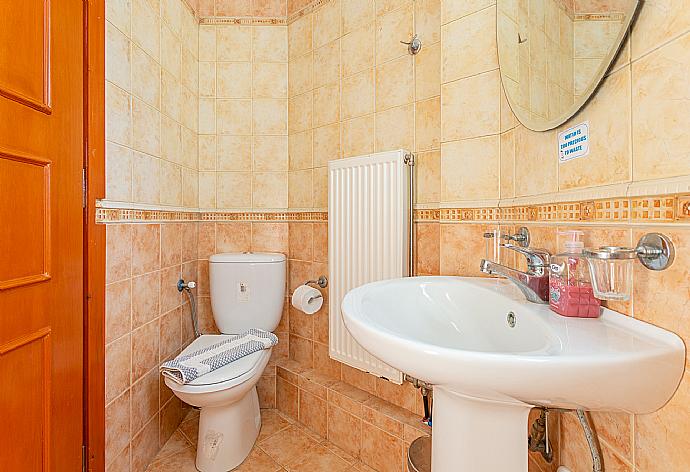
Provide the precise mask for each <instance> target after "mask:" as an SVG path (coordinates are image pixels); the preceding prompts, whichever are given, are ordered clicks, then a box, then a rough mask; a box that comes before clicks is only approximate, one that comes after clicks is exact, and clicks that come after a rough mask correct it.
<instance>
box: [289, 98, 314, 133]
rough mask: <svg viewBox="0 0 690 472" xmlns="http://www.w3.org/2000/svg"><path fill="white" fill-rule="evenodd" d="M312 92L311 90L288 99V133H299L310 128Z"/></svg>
mask: <svg viewBox="0 0 690 472" xmlns="http://www.w3.org/2000/svg"><path fill="white" fill-rule="evenodd" d="M313 99H314V98H313V94H312V93H311V92H307V93H304V94H302V95H297V96H296V97H294V98H291V99H290V100H289V101H288V125H289V131H290V133H299V132H300V131H306V130H308V129H311V126H312V117H313V111H312V104H313Z"/></svg>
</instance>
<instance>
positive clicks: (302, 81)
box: [288, 52, 314, 98]
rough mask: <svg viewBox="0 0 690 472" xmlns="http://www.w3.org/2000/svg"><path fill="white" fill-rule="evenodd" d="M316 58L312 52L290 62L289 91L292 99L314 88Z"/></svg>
mask: <svg viewBox="0 0 690 472" xmlns="http://www.w3.org/2000/svg"><path fill="white" fill-rule="evenodd" d="M313 65H314V58H313V54H312V53H311V52H309V53H307V54H304V55H301V56H298V57H296V58H295V59H293V60H291V61H290V65H289V77H290V80H289V81H288V91H289V93H288V94H289V96H290V98H292V97H294V96H295V95H300V94H302V93H304V92H308V91H309V90H311V89H312V88H313V86H314V85H313V75H314V70H313Z"/></svg>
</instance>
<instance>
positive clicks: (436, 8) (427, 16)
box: [414, 0, 443, 44]
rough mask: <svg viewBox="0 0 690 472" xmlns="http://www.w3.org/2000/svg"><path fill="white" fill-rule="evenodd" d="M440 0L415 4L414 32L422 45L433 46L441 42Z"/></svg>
mask: <svg viewBox="0 0 690 472" xmlns="http://www.w3.org/2000/svg"><path fill="white" fill-rule="evenodd" d="M442 3H443V2H442V1H441V0H421V1H419V0H418V1H416V2H415V18H414V19H415V32H416V33H417V34H418V35H419V37H420V38H421V39H422V41H423V42H424V43H427V44H434V43H437V42H439V41H440V40H441V4H442Z"/></svg>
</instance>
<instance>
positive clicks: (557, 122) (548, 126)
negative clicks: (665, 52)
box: [496, 0, 644, 131]
mask: <svg viewBox="0 0 690 472" xmlns="http://www.w3.org/2000/svg"><path fill="white" fill-rule="evenodd" d="M500 1H501V0H497V2H496V53H497V56H498V71H499V75H500V76H501V87H502V89H503V94H504V95H505V96H506V100H507V101H508V106H510V110H511V112H512V113H513V115H515V118H516V119H517V120H518V121H519V122H520V123H521V124H522V125H523V126H524V127H525V128H527V129H529V130H532V131H549V130H552V129H555V128H558V127H559V126H561V125H562V124H563V123H566V122H567V121H568V120H570V119H571V118H572V117H574V116H575V115H577V114H578V113H579V112H580V111H581V110H582V109H583V108H584V107H585V106H586V105H587V103H589V101H590V100H591V99H592V98H593V97H594V94H595V92H596V91H597V89H598V88H599V87H600V86H601V84H602V82H603V80H604V77H606V74H607V73H608V72H609V70H611V68H612V67H613V65H614V64H615V62H616V60H617V59H618V56H619V55H620V52H621V51H622V50H623V48H624V45H625V41H626V39H627V38H628V35H629V33H630V32H631V30H632V28H633V24H634V22H635V20H636V19H637V15H638V14H639V13H640V6H641V4H642V2H643V1H644V0H633V2H634V3H633V5H632V6H631V7H630V10H629V12H626V13H628V15H627V19H626V21H625V22H624V23H623V24H622V26H623V27H621V30H620V32H619V33H618V36H617V37H616V42H615V47H612V48H611V50H610V51H609V53H608V55H607V56H606V57H605V58H604V59H603V60H602V62H601V65H600V66H599V69H598V70H597V73H596V74H594V76H593V80H592V82H591V83H590V85H589V87H587V89H586V90H585V92H584V93H583V94H582V98H580V99H579V100H578V101H576V102H574V103H573V105H572V107H571V108H569V109H568V111H567V112H565V113H563V114H562V115H561V116H559V117H558V118H555V119H553V120H550V121H546V122H544V123H543V124H540V125H535V124H534V123H530V122H529V119H524V117H523V116H521V115H520V114H519V113H518V112H516V111H515V110H518V109H519V108H518V107H516V106H515V104H514V103H513V99H512V98H511V97H510V96H509V95H508V92H507V91H506V88H505V85H504V83H503V71H502V68H501V43H500V41H499V36H500V35H499V31H498V3H499V2H500Z"/></svg>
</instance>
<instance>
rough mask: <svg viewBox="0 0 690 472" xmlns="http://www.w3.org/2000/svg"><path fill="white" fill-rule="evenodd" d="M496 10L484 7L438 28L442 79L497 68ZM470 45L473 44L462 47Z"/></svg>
mask: <svg viewBox="0 0 690 472" xmlns="http://www.w3.org/2000/svg"><path fill="white" fill-rule="evenodd" d="M495 22H496V9H495V7H491V8H487V9H485V10H481V11H479V12H477V13H474V14H472V15H469V16H465V17H462V18H461V19H459V20H456V21H454V22H452V23H449V24H447V25H444V26H443V27H442V28H441V38H442V39H441V41H442V43H443V46H442V49H441V67H442V81H443V82H450V81H452V80H456V79H461V78H463V77H469V76H471V75H475V74H480V73H482V72H486V71H489V70H493V69H496V68H497V67H498V52H497V47H496V25H495ZM466 44H472V45H473V47H471V48H468V47H463V45H466Z"/></svg>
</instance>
